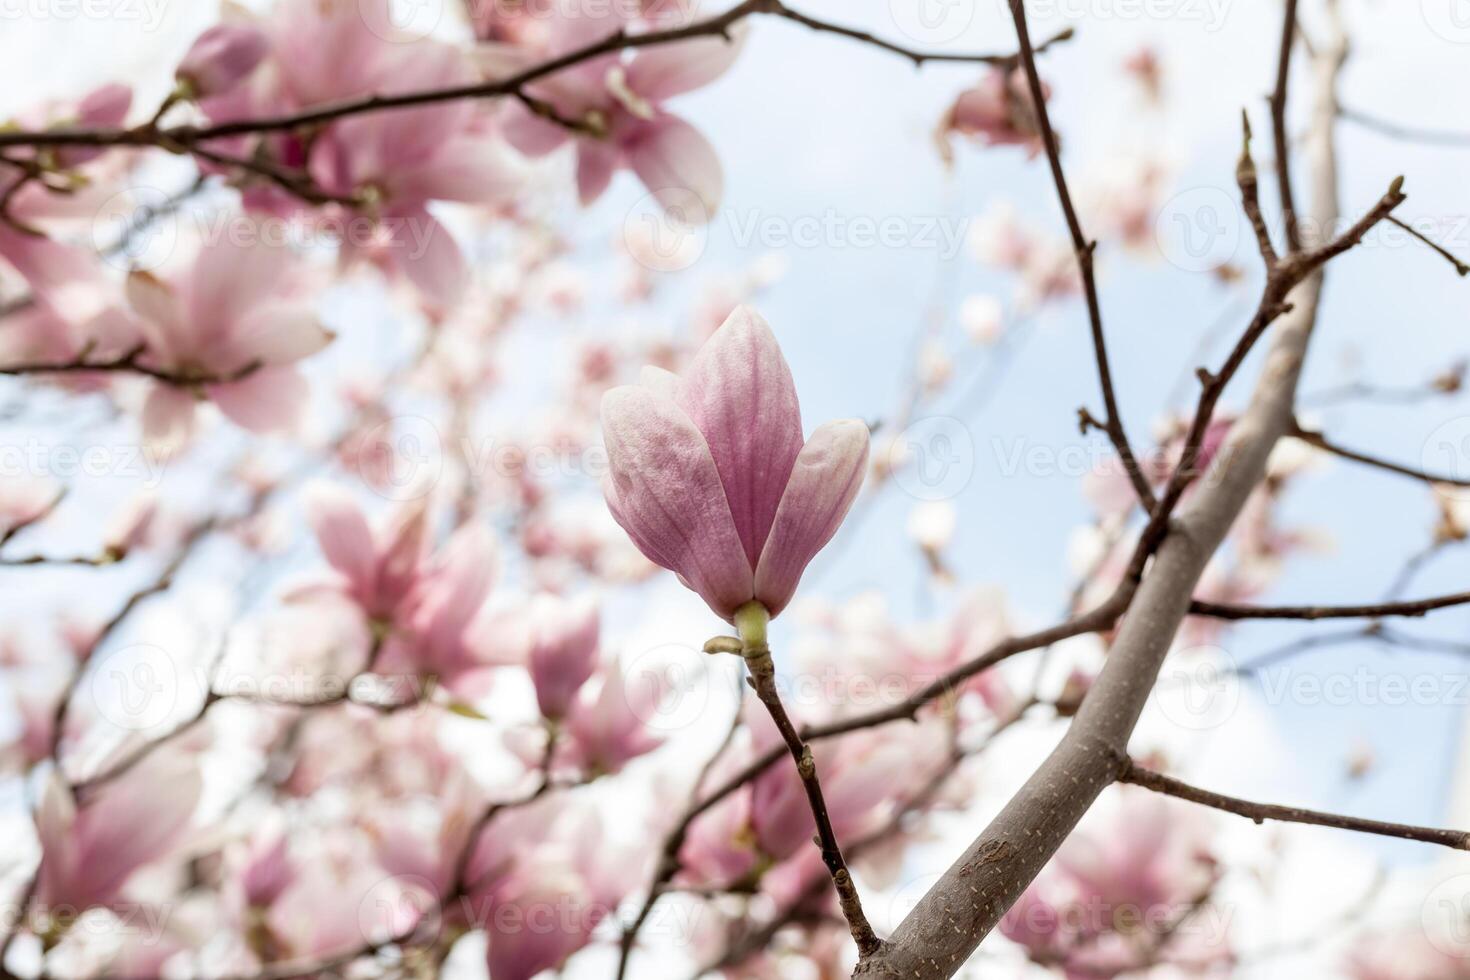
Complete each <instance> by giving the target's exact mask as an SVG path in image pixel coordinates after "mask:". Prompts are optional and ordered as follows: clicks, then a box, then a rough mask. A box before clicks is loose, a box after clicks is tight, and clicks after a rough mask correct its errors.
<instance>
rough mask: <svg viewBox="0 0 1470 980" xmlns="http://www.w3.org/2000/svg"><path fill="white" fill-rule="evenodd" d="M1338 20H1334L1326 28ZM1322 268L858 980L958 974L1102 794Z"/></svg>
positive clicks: (1281, 385)
mask: <svg viewBox="0 0 1470 980" xmlns="http://www.w3.org/2000/svg"><path fill="white" fill-rule="evenodd" d="M1334 26H1335V25H1334ZM1345 57H1346V40H1345V38H1344V37H1343V36H1342V34H1341V31H1340V30H1335V31H1334V36H1332V37H1324V38H1323V39H1322V42H1321V46H1320V47H1319V49H1318V50H1317V52H1316V54H1315V57H1314V60H1313V72H1312V74H1313V79H1314V82H1315V88H1316V91H1315V100H1314V108H1313V112H1312V116H1311V130H1310V134H1309V137H1308V146H1307V157H1308V167H1309V173H1310V177H1311V198H1312V200H1311V205H1310V207H1309V208H1308V211H1307V214H1306V221H1307V223H1308V226H1309V227H1308V229H1307V230H1308V232H1309V235H1308V239H1309V241H1308V245H1309V246H1310V244H1311V242H1310V232H1312V231H1314V230H1315V231H1323V232H1325V231H1326V230H1329V229H1332V228H1334V227H1335V225H1336V224H1337V221H1338V217H1339V211H1338V204H1337V166H1336V160H1335V156H1334V151H1333V145H1332V130H1333V122H1334V119H1335V117H1336V115H1337V99H1336V93H1335V88H1336V80H1337V75H1338V71H1339V69H1340V67H1341V65H1342V62H1343V60H1344V58H1345ZM1322 278H1323V272H1322V269H1320V268H1319V269H1318V270H1317V271H1315V272H1314V273H1312V274H1311V276H1310V277H1309V278H1307V279H1306V280H1304V281H1303V282H1302V283H1301V284H1300V285H1298V286H1297V287H1296V288H1295V289H1294V290H1293V291H1292V292H1291V294H1290V296H1289V300H1288V301H1289V302H1290V303H1291V304H1292V305H1293V308H1292V310H1291V311H1290V312H1289V313H1287V314H1285V315H1283V316H1282V318H1281V319H1280V320H1279V321H1278V322H1277V324H1276V326H1275V328H1274V329H1275V331H1276V334H1275V337H1274V339H1273V341H1272V344H1271V346H1270V350H1269V353H1268V355H1267V358H1266V361H1265V364H1264V367H1263V370H1262V372H1261V375H1260V377H1259V379H1258V380H1257V383H1256V387H1255V390H1254V392H1253V395H1252V397H1251V399H1250V402H1249V405H1248V407H1247V408H1246V410H1245V412H1244V414H1243V415H1242V416H1241V417H1240V418H1239V420H1238V421H1237V422H1236V423H1235V424H1234V425H1233V426H1232V427H1231V431H1230V435H1229V438H1228V440H1227V443H1226V446H1225V448H1224V449H1223V450H1222V451H1221V452H1220V453H1219V454H1218V455H1217V457H1216V459H1215V461H1214V463H1213V464H1212V466H1211V467H1210V469H1209V471H1208V472H1207V473H1206V474H1205V475H1204V476H1203V477H1202V479H1201V480H1200V481H1199V483H1198V484H1197V485H1196V487H1195V488H1194V491H1193V496H1192V498H1191V499H1190V500H1188V501H1187V502H1186V503H1185V504H1184V505H1182V507H1181V510H1180V513H1179V515H1178V516H1177V518H1176V519H1175V521H1174V522H1173V523H1172V525H1171V526H1170V529H1169V532H1168V535H1167V537H1166V538H1165V539H1164V541H1163V543H1162V544H1161V545H1160V547H1159V550H1158V552H1157V554H1156V556H1155V557H1154V560H1153V563H1152V565H1151V567H1150V568H1149V569H1148V571H1147V573H1146V575H1145V577H1144V579H1143V582H1142V584H1141V585H1140V587H1139V590H1138V593H1137V595H1136V596H1135V598H1134V600H1133V603H1132V605H1131V606H1130V608H1129V611H1128V612H1127V614H1126V615H1125V617H1124V619H1123V623H1122V626H1121V628H1120V630H1119V633H1118V636H1117V639H1116V641H1115V643H1114V644H1113V647H1112V649H1111V651H1110V652H1109V654H1108V660H1107V664H1106V666H1105V667H1104V668H1103V671H1102V673H1101V674H1100V675H1099V676H1098V678H1097V681H1096V682H1095V684H1094V685H1093V687H1092V690H1091V691H1090V693H1089V694H1088V696H1087V698H1086V700H1085V701H1084V702H1083V705H1082V708H1081V710H1080V711H1079V712H1078V714H1077V717H1076V718H1075V719H1074V720H1073V723H1072V725H1071V727H1070V728H1069V729H1068V731H1067V733H1066V735H1065V736H1064V737H1063V739H1062V741H1061V743H1060V744H1059V745H1058V746H1057V748H1056V749H1055V750H1054V751H1053V753H1052V754H1051V756H1050V757H1048V758H1047V760H1046V761H1045V762H1044V763H1042V765H1041V767H1040V768H1039V769H1038V770H1037V771H1036V773H1035V774H1034V775H1033V776H1032V777H1031V779H1030V780H1028V781H1027V783H1026V784H1025V785H1024V786H1023V787H1022V788H1021V790H1020V791H1019V792H1018V793H1017V794H1016V795H1015V796H1014V797H1013V798H1012V799H1011V801H1010V802H1009V803H1008V804H1007V805H1006V807H1005V808H1004V809H1003V810H1002V811H1001V813H1000V814H999V815H998V816H997V817H996V818H995V819H994V821H992V822H991V824H990V826H988V827H986V828H985V830H984V831H983V832H982V833H981V834H980V836H979V837H978V838H976V840H975V841H974V843H972V844H971V845H970V846H969V847H968V848H967V849H966V850H965V852H964V853H963V854H962V855H961V856H960V857H959V859H958V860H956V861H955V862H954V864H953V865H951V866H950V868H949V870H948V871H946V872H945V873H944V875H943V876H942V877H941V878H940V880H939V881H938V882H937V883H936V884H935V885H934V887H933V888H931V889H930V890H929V892H928V893H927V894H926V895H925V896H924V898H923V899H922V900H921V901H920V902H919V904H918V905H917V906H915V908H914V909H913V910H912V912H910V914H909V915H908V916H907V917H906V918H905V919H904V920H903V922H902V923H901V924H900V925H899V926H898V928H897V929H896V930H895V931H894V934H893V935H892V937H890V938H889V939H888V940H887V941H886V942H885V943H884V944H883V946H882V947H881V948H880V949H879V951H878V952H877V953H876V954H874V955H873V956H870V957H867V958H865V959H864V960H863V961H862V962H861V963H859V965H858V967H857V969H856V971H855V972H854V974H853V975H854V977H864V978H892V980H899V978H902V980H939V978H947V977H950V976H953V975H954V974H955V973H956V972H957V971H958V970H959V969H960V968H961V967H962V966H963V965H964V963H965V961H966V960H967V959H968V958H969V957H970V954H971V953H973V952H974V951H975V949H976V947H978V946H979V944H980V942H981V940H982V939H984V938H985V936H986V935H987V934H988V933H989V932H990V931H991V930H992V929H993V928H995V926H996V925H997V924H998V923H999V922H1000V920H1001V918H1002V917H1003V916H1004V914H1005V912H1006V911H1007V910H1008V909H1009V908H1010V907H1011V905H1012V904H1014V903H1015V901H1016V899H1017V898H1019V897H1020V895H1021V893H1022V892H1023V891H1024V890H1025V889H1026V887H1027V886H1028V885H1029V884H1030V883H1031V881H1032V880H1033V879H1034V878H1035V877H1036V875H1037V874H1038V873H1039V872H1040V871H1041V869H1042V867H1043V866H1044V865H1045V864H1046V863H1047V861H1048V860H1050V858H1051V857H1052V855H1053V854H1055V853H1056V851H1057V849H1058V848H1059V847H1060V846H1061V844H1062V842H1063V841H1064V840H1065V839H1066V838H1067V835H1068V834H1070V833H1071V831H1072V829H1073V828H1074V827H1075V826H1076V825H1077V823H1078V821H1079V820H1081V819H1082V816H1083V815H1084V814H1085V813H1086V812H1087V811H1088V809H1089V808H1090V807H1091V806H1092V804H1093V802H1094V801H1095V800H1096V799H1097V797H1098V795H1099V794H1100V793H1101V792H1102V791H1103V789H1104V788H1106V787H1107V786H1108V785H1109V784H1111V783H1113V782H1114V781H1116V780H1117V778H1118V776H1119V775H1120V774H1121V772H1122V771H1123V769H1124V768H1125V767H1126V765H1127V750H1128V741H1129V737H1130V736H1131V734H1132V732H1133V729H1134V726H1135V725H1136V724H1137V722H1138V718H1139V715H1140V714H1141V713H1142V711H1143V708H1144V705H1145V703H1146V702H1147V700H1148V697H1149V694H1150V692H1151V691H1152V689H1153V686H1154V683H1155V681H1156V680H1157V677H1158V673H1159V669H1160V667H1161V666H1162V664H1163V661H1164V657H1165V655H1166V654H1167V653H1168V651H1169V648H1170V646H1171V645H1172V643H1173V640H1174V636H1175V634H1176V632H1177V631H1178V629H1179V626H1180V624H1181V623H1182V622H1183V620H1184V618H1185V616H1186V615H1187V614H1188V612H1189V607H1190V600H1191V597H1192V595H1193V593H1194V589H1195V587H1196V585H1197V583H1198V582H1199V579H1200V576H1201V574H1202V573H1203V572H1204V569H1205V566H1206V564H1207V563H1208V562H1209V560H1210V558H1211V556H1212V555H1213V554H1214V553H1215V551H1216V549H1218V548H1219V546H1220V544H1221V542H1222V540H1223V539H1224V537H1225V535H1226V533H1227V532H1228V531H1229V529H1230V526H1231V524H1232V523H1233V522H1234V521H1235V519H1236V517H1237V516H1238V515H1239V513H1240V511H1241V509H1242V507H1243V506H1244V504H1245V502H1246V499H1247V498H1248V497H1249V496H1250V494H1251V492H1252V491H1253V490H1254V489H1255V488H1256V486H1257V485H1258V484H1259V483H1260V482H1261V480H1262V478H1263V477H1264V476H1265V472H1266V462H1267V459H1268V458H1269V456H1270V454H1271V451H1272V449H1273V448H1274V447H1275V445H1276V442H1277V440H1278V439H1280V438H1281V437H1282V436H1283V435H1285V434H1287V433H1288V432H1289V431H1290V430H1291V426H1292V418H1293V408H1294V403H1295V398H1296V390H1297V382H1298V379H1299V377H1300V375H1301V369H1302V363H1303V360H1304V359H1305V357H1306V353H1307V347H1308V343H1309V341H1310V339H1311V335H1312V328H1313V325H1314V323H1315V321H1316V317H1317V306H1318V299H1319V297H1320V295H1321V290H1322Z"/></svg>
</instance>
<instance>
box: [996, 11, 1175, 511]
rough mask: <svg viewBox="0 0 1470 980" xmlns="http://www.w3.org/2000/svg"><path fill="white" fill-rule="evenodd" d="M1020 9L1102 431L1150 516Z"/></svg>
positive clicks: (1087, 246)
mask: <svg viewBox="0 0 1470 980" xmlns="http://www.w3.org/2000/svg"><path fill="white" fill-rule="evenodd" d="M1018 9H1020V0H1011V12H1012V16H1013V18H1014V19H1015V21H1016V37H1017V39H1018V42H1019V45H1020V52H1021V53H1020V64H1021V67H1022V68H1023V69H1025V72H1026V85H1027V88H1028V89H1029V91H1030V97H1031V104H1032V106H1033V108H1034V110H1035V113H1036V123H1037V126H1038V127H1039V128H1040V130H1041V144H1042V146H1043V147H1044V148H1045V149H1046V160H1047V164H1048V165H1049V166H1050V168H1051V176H1052V183H1053V184H1054V185H1055V186H1056V192H1057V201H1058V203H1059V204H1060V205H1061V208H1062V215H1063V216H1064V217H1065V218H1066V222H1067V233H1068V234H1069V235H1070V236H1071V238H1072V254H1073V255H1074V256H1075V257H1076V259H1077V271H1078V273H1079V274H1080V275H1081V278H1082V290H1083V293H1084V295H1085V296H1086V299H1087V319H1088V323H1089V325H1090V327H1091V330H1092V349H1093V354H1094V357H1095V359H1096V361H1097V376H1098V382H1099V384H1100V385H1101V386H1102V396H1103V407H1104V409H1105V410H1106V412H1107V418H1106V419H1104V420H1103V421H1102V428H1103V430H1104V431H1105V432H1107V434H1108V439H1109V440H1111V441H1112V443H1113V449H1114V450H1115V451H1116V452H1117V454H1118V458H1119V459H1120V460H1121V461H1122V463H1123V469H1124V471H1125V472H1126V473H1127V474H1128V482H1129V483H1131V484H1132V485H1133V492H1134V493H1136V494H1137V495H1138V499H1139V501H1140V502H1141V503H1142V505H1143V509H1144V510H1145V511H1152V510H1153V509H1154V504H1155V500H1154V491H1153V488H1152V487H1151V486H1149V483H1148V479H1147V478H1146V477H1145V476H1144V475H1143V470H1142V469H1141V468H1140V467H1139V465H1138V458H1137V457H1136V456H1135V455H1134V454H1133V447H1132V445H1130V444H1129V442H1128V433H1127V430H1126V429H1125V428H1124V426H1123V418H1122V415H1121V413H1120V412H1119V409H1118V394H1117V391H1116V390H1115V388H1114V385H1113V369H1112V366H1111V364H1110V363H1109V361H1108V345H1107V338H1106V336H1105V335H1104V333H1103V322H1102V303H1101V302H1100V301H1099V299H1098V295H1097V277H1096V275H1095V274H1094V271H1093V253H1094V252H1095V251H1096V249H1097V242H1090V241H1088V240H1087V236H1086V235H1084V234H1083V232H1082V222H1081V221H1080V220H1079V219H1078V217H1077V209H1076V208H1075V207H1074V206H1073V204H1072V193H1071V191H1070V190H1068V188H1067V177H1066V174H1065V173H1064V172H1063V170H1062V156H1061V148H1060V147H1059V146H1058V144H1057V137H1056V133H1054V132H1053V131H1052V126H1051V117H1050V115H1049V114H1048V112H1047V108H1046V93H1045V90H1044V88H1043V87H1042V84H1041V74H1040V73H1039V72H1038V71H1037V69H1036V49H1034V48H1033V47H1032V45H1031V34H1030V31H1029V30H1028V29H1027V26H1026V18H1025V16H1024V15H1022V14H1017V13H1016V11H1017V10H1018Z"/></svg>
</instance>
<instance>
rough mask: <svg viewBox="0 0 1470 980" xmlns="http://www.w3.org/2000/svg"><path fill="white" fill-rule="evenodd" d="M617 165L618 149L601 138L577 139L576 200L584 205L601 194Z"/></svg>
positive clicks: (610, 181) (609, 181)
mask: <svg viewBox="0 0 1470 980" xmlns="http://www.w3.org/2000/svg"><path fill="white" fill-rule="evenodd" d="M617 167H618V151H617V148H616V147H614V146H613V145H612V144H610V143H607V142H605V141H603V140H595V139H584V140H578V141H577V200H579V201H581V202H582V206H583V207H586V206H587V205H589V204H591V203H592V202H594V201H596V200H597V199H598V198H599V197H601V196H602V193H603V191H605V190H607V185H608V184H610V183H612V178H613V172H614V171H615V170H617Z"/></svg>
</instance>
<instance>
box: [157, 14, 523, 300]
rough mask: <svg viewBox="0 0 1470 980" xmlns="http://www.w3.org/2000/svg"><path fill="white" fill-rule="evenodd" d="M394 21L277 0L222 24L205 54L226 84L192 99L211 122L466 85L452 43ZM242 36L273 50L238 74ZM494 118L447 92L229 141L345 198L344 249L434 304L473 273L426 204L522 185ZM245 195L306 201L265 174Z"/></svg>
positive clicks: (487, 198) (473, 199) (280, 204)
mask: <svg viewBox="0 0 1470 980" xmlns="http://www.w3.org/2000/svg"><path fill="white" fill-rule="evenodd" d="M396 23H397V20H396V19H395V15H394V12H393V9H392V3H391V0H283V2H282V3H280V4H278V5H276V6H275V7H274V8H273V9H272V11H271V13H270V15H269V16H267V17H266V18H264V19H262V20H261V21H259V22H258V24H249V25H244V24H239V25H231V27H230V28H229V30H230V32H231V33H230V34H229V35H228V39H227V42H228V43H224V42H221V43H220V44H218V45H211V50H209V51H205V52H201V59H202V60H203V61H204V65H205V70H207V71H208V72H209V73H210V74H211V76H212V77H215V78H216V79H217V80H218V81H221V82H223V81H229V82H231V84H221V85H219V86H218V91H214V90H211V91H210V92H208V93H206V94H207V96H208V97H206V98H203V99H201V101H200V107H201V108H202V109H203V111H204V112H205V113H206V114H207V115H208V116H209V117H210V119H212V120H213V121H215V122H231V121H237V120H241V119H250V118H261V117H265V116H272V115H279V114H282V113H290V112H297V111H301V110H304V109H309V108H311V107H313V106H319V105H322V104H324V103H331V102H338V101H341V100H344V99H353V98H361V97H364V96H369V95H392V94H399V93H404V92H410V91H422V90H427V89H438V88H447V87H454V86H457V85H465V84H468V83H470V82H472V81H473V80H474V77H475V73H474V68H473V66H472V65H471V63H470V60H469V58H468V56H467V55H466V54H465V52H463V51H462V50H461V49H459V48H457V47H455V46H452V45H448V44H443V43H440V42H438V41H435V40H432V39H428V38H422V37H415V36H411V35H408V34H403V33H400V32H396V31H394V30H393V29H392V25H394V24H396ZM248 32H257V33H259V34H260V35H262V36H263V37H264V38H265V39H266V43H267V45H268V48H269V53H268V55H267V56H266V57H265V58H264V61H263V63H261V64H260V65H258V66H256V67H255V70H253V71H242V70H241V69H242V67H243V65H244V64H245V62H246V61H247V57H246V56H247V55H248V56H250V57H254V56H255V54H256V51H255V47H256V44H257V42H256V41H255V40H254V35H253V34H252V33H248ZM203 43H204V39H203V38H201V40H200V44H201V45H202V44H203ZM196 47H198V45H196ZM216 47H217V48H220V49H224V50H214V48H216ZM186 67H187V65H186ZM195 70H196V71H197V70H199V69H195ZM226 76H228V78H226ZM491 115H492V113H491V110H490V109H488V108H487V107H486V106H485V105H483V104H480V103H476V102H475V101H473V100H466V99H459V100H446V101H443V102H439V103H436V104H434V105H426V106H421V107H417V108H412V109H403V110H399V111H395V112H387V113H363V114H359V115H356V116H351V117H348V118H345V119H341V120H338V121H336V122H335V123H333V124H332V125H330V126H328V127H326V128H325V129H324V130H323V131H321V132H320V133H316V134H313V135H312V136H311V138H307V136H306V135H305V134H302V133H297V132H285V133H267V134H264V135H262V136H249V137H242V138H240V139H239V140H238V141H236V142H237V143H238V144H239V145H238V146H234V147H232V149H233V150H235V151H236V152H238V153H239V154H240V155H242V156H252V155H256V154H259V155H263V156H266V157H267V158H269V159H271V160H273V161H275V162H277V163H279V164H280V165H282V166H283V167H284V168H286V169H288V170H291V171H297V172H300V171H304V172H306V173H308V174H310V176H311V177H312V179H313V180H314V182H315V183H316V184H317V185H318V186H319V187H320V188H321V189H322V190H323V191H325V192H326V193H328V194H331V195H333V196H334V197H338V198H342V199H343V200H344V201H345V202H348V203H347V204H345V205H344V207H346V208H347V209H348V210H349V211H350V214H348V215H346V216H345V217H344V218H343V227H344V229H346V234H344V236H343V240H342V243H341V244H342V251H341V258H342V259H343V260H344V261H347V262H350V261H357V260H365V261H369V262H371V263H373V264H375V265H376V266H377V267H379V268H380V269H382V270H383V271H385V272H387V273H390V274H393V275H402V276H404V277H406V278H407V279H408V280H409V281H410V282H411V283H412V284H413V285H414V286H415V287H416V288H417V289H418V290H419V292H420V293H421V294H422V295H423V296H424V298H425V299H426V300H428V301H429V303H430V305H431V306H432V307H433V308H434V309H435V311H436V312H442V311H445V310H448V309H450V308H452V307H453V305H454V303H455V302H456V301H457V300H459V299H460V298H461V295H462V293H463V291H464V289H465V288H466V287H467V285H468V280H469V271H468V268H467V264H466V262H465V260H464V256H463V254H462V253H461V251H460V248H459V245H458V243H457V242H456V241H455V239H454V236H453V235H452V234H450V232H449V230H448V229H447V228H446V227H445V226H444V225H443V224H441V223H440V221H439V219H438V218H437V217H435V215H434V214H433V213H431V211H430V210H429V207H428V205H429V204H430V203H431V202H434V201H459V202H468V203H474V204H502V203H505V202H507V201H508V199H509V197H510V195H511V194H512V193H513V192H514V190H515V189H516V188H517V187H518V186H519V183H520V174H519V171H518V169H517V167H516V166H515V164H514V162H513V161H512V159H511V158H512V157H513V154H511V153H509V152H508V151H506V150H505V149H504V145H503V143H502V142H501V141H500V139H499V137H498V136H497V135H496V133H495V132H494V131H493V129H492V127H491ZM245 190H246V193H245V196H244V200H245V204H246V206H247V207H248V208H250V209H252V210H255V211H265V212H269V213H273V214H283V213H284V214H290V213H295V212H297V211H299V210H301V209H302V208H303V207H304V206H305V205H304V202H303V201H301V200H300V199H299V198H297V197H295V196H293V195H291V194H289V193H287V192H285V191H283V190H282V189H281V188H280V187H277V186H276V185H274V184H271V183H269V182H262V181H252V182H250V183H249V184H248V185H247V186H246V188H245Z"/></svg>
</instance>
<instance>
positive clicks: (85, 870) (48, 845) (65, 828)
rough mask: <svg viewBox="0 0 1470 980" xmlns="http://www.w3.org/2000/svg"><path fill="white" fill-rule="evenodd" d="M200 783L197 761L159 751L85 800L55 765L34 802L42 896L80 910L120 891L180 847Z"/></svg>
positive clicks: (41, 900) (48, 905) (50, 905)
mask: <svg viewBox="0 0 1470 980" xmlns="http://www.w3.org/2000/svg"><path fill="white" fill-rule="evenodd" d="M201 785H202V783H201V780H200V776H199V768H198V765H197V763H196V761H195V760H194V759H193V758H191V757H189V756H187V755H183V754H180V753H160V754H158V755H156V756H154V757H152V758H150V759H148V760H146V761H145V762H143V763H142V764H140V765H138V766H136V767H135V768H133V769H132V770H130V771H129V772H128V773H126V774H125V775H123V776H121V777H119V778H118V779H116V780H115V781H112V782H108V783H104V784H103V785H102V786H101V787H100V788H99V789H97V790H96V791H95V792H94V793H93V794H91V795H90V796H88V797H87V798H85V799H83V800H77V799H75V798H74V797H73V796H72V791H71V790H70V789H69V788H68V787H67V786H66V784H65V783H64V782H63V781H62V777H61V774H60V773H59V772H54V771H53V772H52V773H51V775H50V777H49V778H48V780H47V782H46V785H45V788H44V790H43V791H42V796H41V802H40V805H39V806H38V807H37V809H36V832H37V834H38V835H39V836H40V839H41V850H42V855H41V868H40V870H39V871H38V872H37V874H36V901H37V903H38V904H39V905H40V907H41V908H42V909H43V910H45V909H61V908H69V909H72V910H76V911H79V910H83V909H88V908H92V907H94V906H98V905H106V904H108V903H110V902H113V901H114V900H116V899H117V898H119V897H120V896H121V895H122V892H123V887H124V886H125V885H126V884H127V881H128V879H129V878H130V877H131V876H132V874H133V872H134V871H136V870H138V869H139V868H141V867H143V866H144V865H146V864H151V863H152V862H154V861H156V860H158V859H159V858H161V857H163V856H164V855H166V854H168V853H169V852H170V851H171V850H173V849H174V848H175V847H177V846H178V844H179V843H180V840H179V835H180V832H181V831H182V830H183V829H184V828H185V827H187V826H188V824H189V821H190V819H191V818H192V817H193V815H194V807H195V805H196V804H197V803H198V802H199V793H200V789H201Z"/></svg>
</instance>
